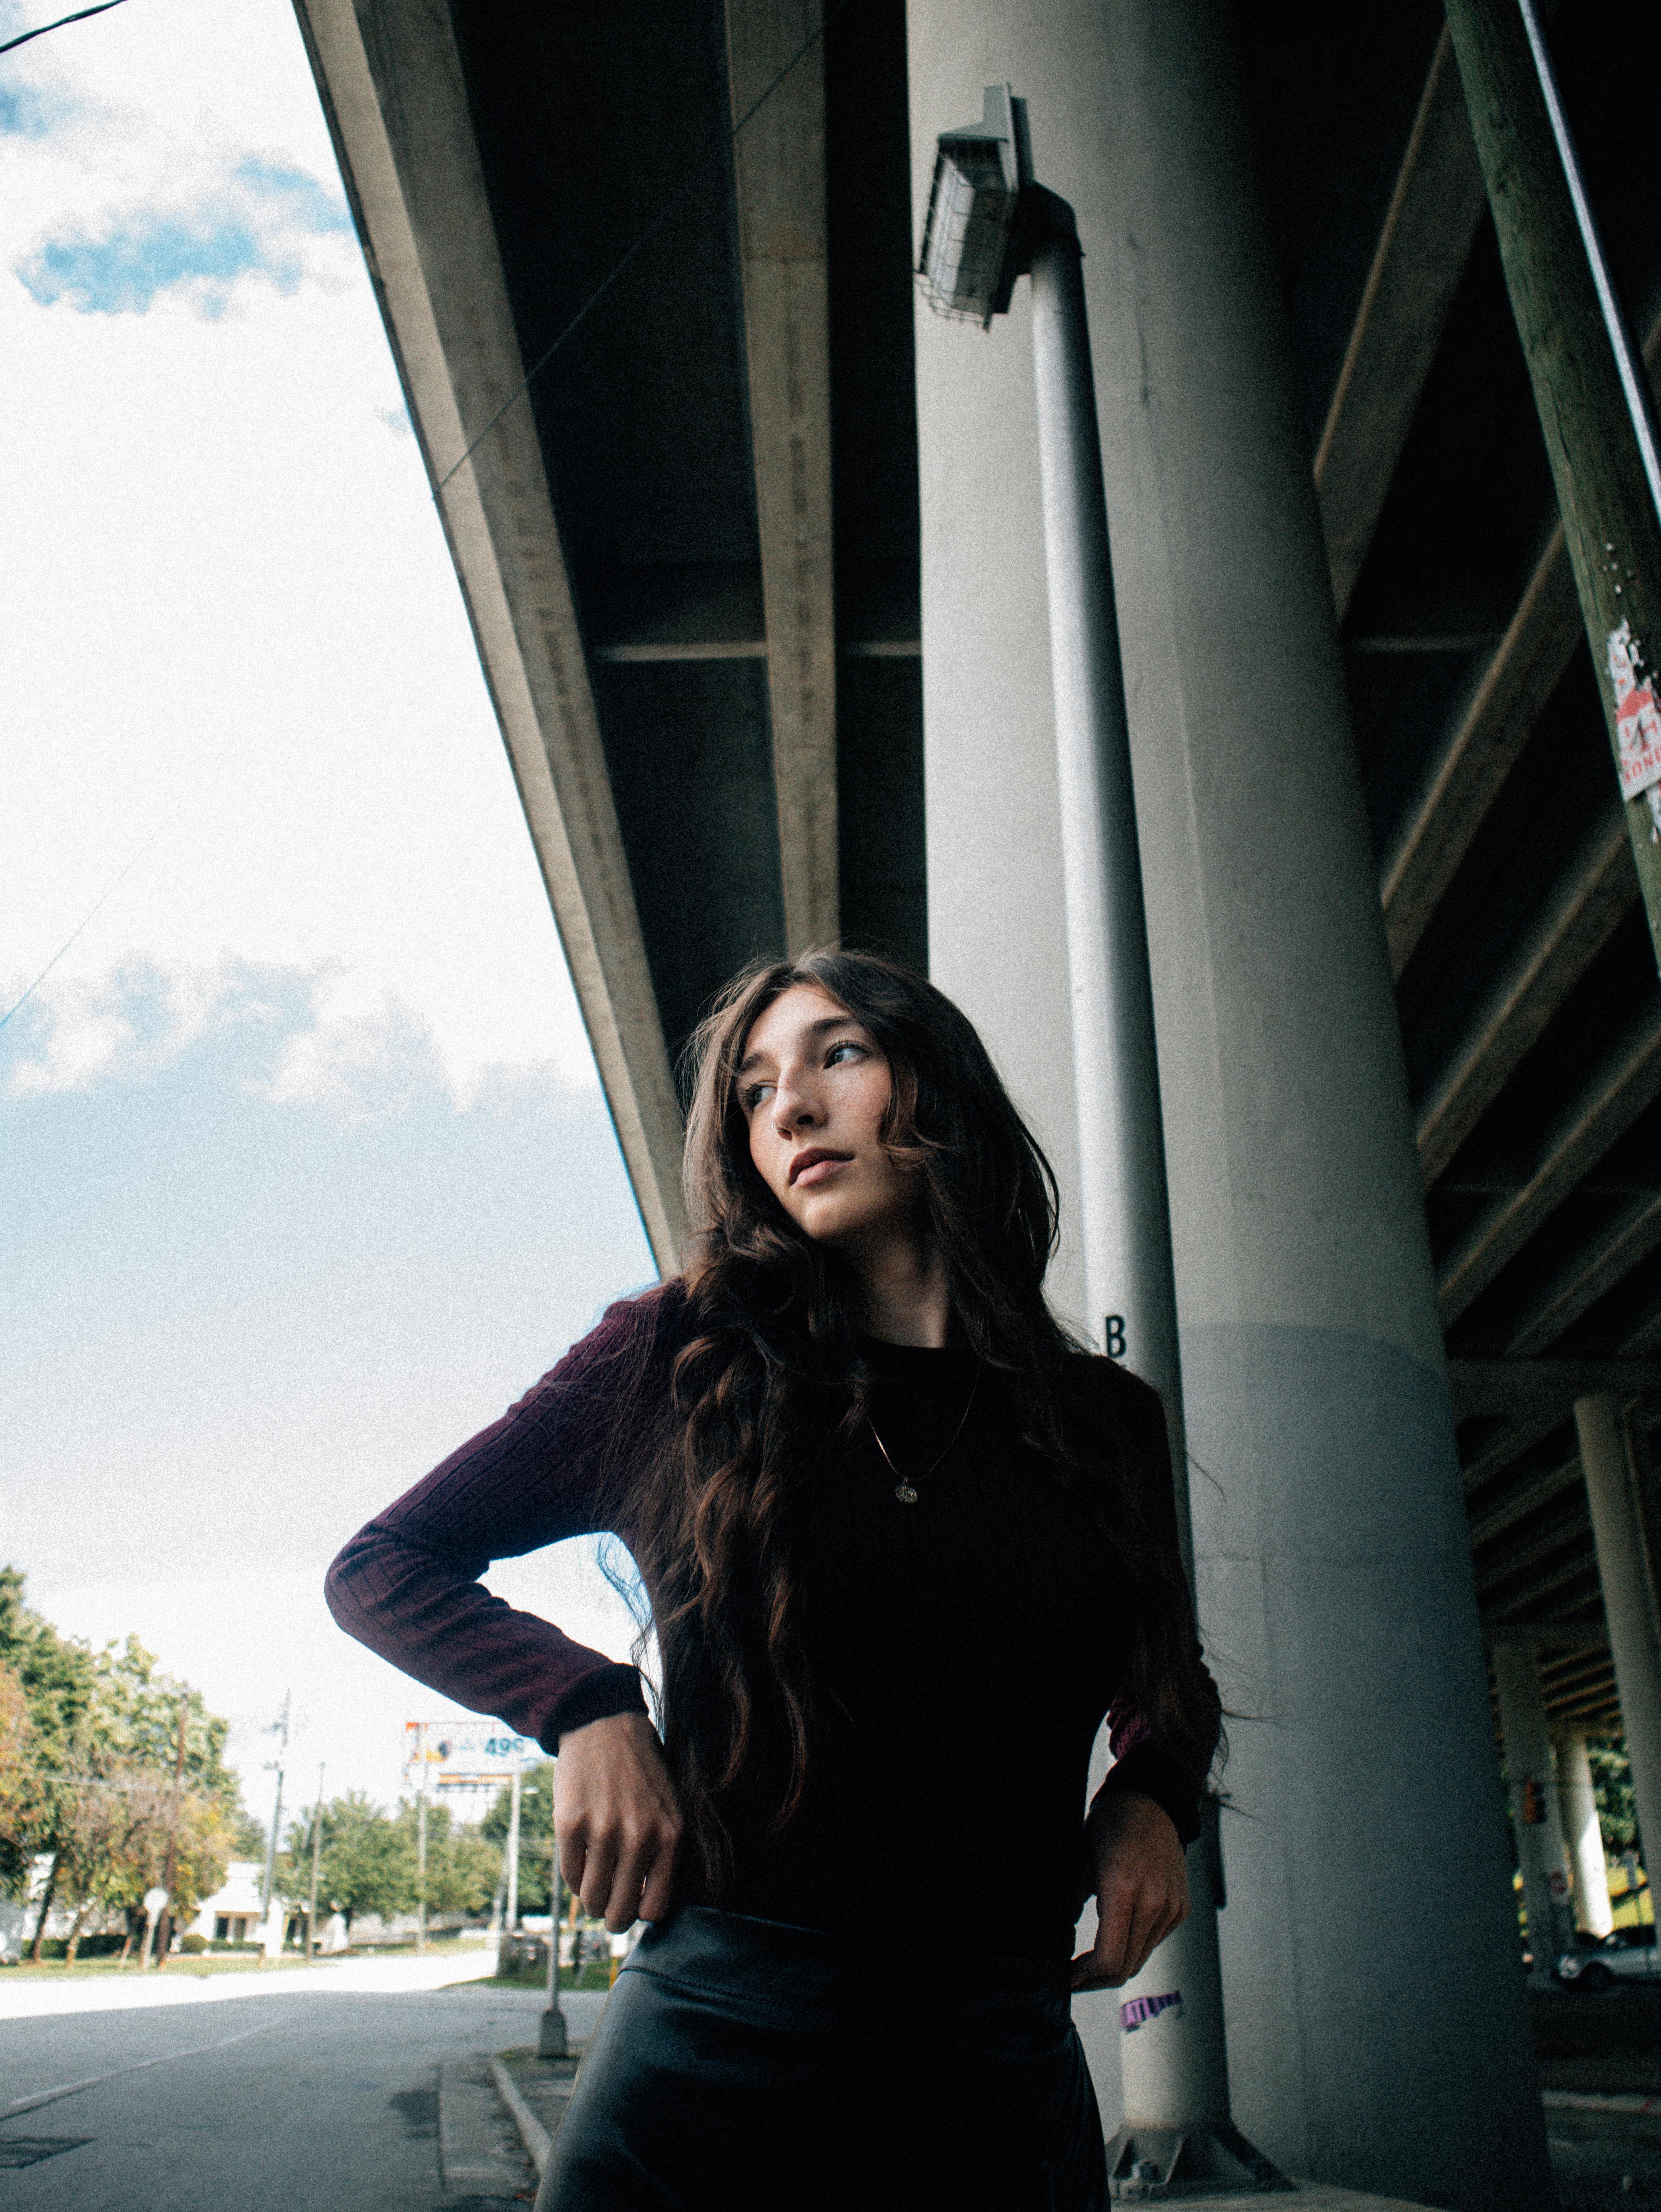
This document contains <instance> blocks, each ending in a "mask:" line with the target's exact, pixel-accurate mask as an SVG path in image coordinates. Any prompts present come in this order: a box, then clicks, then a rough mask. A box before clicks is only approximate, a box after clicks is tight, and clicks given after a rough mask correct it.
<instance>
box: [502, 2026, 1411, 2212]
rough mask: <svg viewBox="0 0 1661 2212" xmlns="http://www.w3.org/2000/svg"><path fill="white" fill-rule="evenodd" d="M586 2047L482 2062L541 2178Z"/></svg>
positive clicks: (1378, 2208) (1236, 2210)
mask: <svg viewBox="0 0 1661 2212" xmlns="http://www.w3.org/2000/svg"><path fill="white" fill-rule="evenodd" d="M582 2047H583V2046H582V2045H581V2044H575V2045H573V2051H574V2055H573V2056H572V2057H569V2058H553V2059H544V2058H538V2057H536V2056H535V2054H534V2053H533V2052H532V2051H503V2052H502V2054H501V2056H500V2057H495V2058H488V2059H485V2060H484V2061H483V2062H482V2063H484V2064H485V2065H487V2066H488V2068H489V2070H490V2078H491V2080H492V2081H493V2082H494V2083H495V2086H496V2093H497V2095H498V2096H499V2097H500V2098H501V2100H502V2107H503V2109H504V2110H505V2112H507V2114H508V2118H510V2119H511V2120H512V2121H513V2123H514V2127H515V2128H516V2129H517V2130H518V2132H519V2139H520V2142H521V2143H523V2145H524V2147H525V2151H526V2156H527V2157H528V2158H529V2159H530V2160H531V2163H532V2165H533V2166H534V2167H535V2168H536V2171H537V2174H538V2178H539V2177H540V2176H541V2175H542V2173H543V2172H545V2170H546V2167H547V2164H548V2154H549V2151H550V2148H551V2146H552V2143H553V2140H554V2138H555V2136H557V2135H558V2133H559V2129H560V2123H561V2122H562V2121H563V2119H564V2118H565V2112H566V2108H567V2106H569V2103H570V2100H571V2092H572V2090H573V2088H574V2087H575V2084H576V2073H577V2066H578V2063H579V2060H580V2057H581V2051H582ZM1202 2203H1203V2207H1204V2212H1265V2207H1267V2206H1269V2205H1271V2204H1275V2203H1293V2204H1295V2205H1296V2206H1297V2207H1298V2208H1299V2212H1424V2208H1423V2207H1422V2206H1420V2205H1415V2204H1409V2203H1406V2202H1405V2201H1404V2200H1403V2199H1402V2198H1400V2197H1367V2196H1361V2195H1358V2194H1357V2193H1356V2191H1354V2190H1351V2189H1330V2188H1323V2187H1319V2186H1317V2185H1314V2184H1309V2185H1302V2184H1300V2185H1299V2187H1298V2189H1297V2190H1296V2191H1295V2192H1294V2193H1293V2195H1292V2196H1291V2197H1283V2196H1281V2195H1279V2194H1278V2193H1277V2194H1275V2195H1272V2196H1264V2195H1263V2194H1262V2192H1261V2191H1256V2190H1249V2191H1245V2192H1244V2194H1241V2195H1238V2196H1236V2195H1231V2196H1227V2197H1205V2198H1204V2199H1203V2200H1202Z"/></svg>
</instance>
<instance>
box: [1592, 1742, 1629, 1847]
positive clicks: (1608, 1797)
mask: <svg viewBox="0 0 1661 2212" xmlns="http://www.w3.org/2000/svg"><path fill="white" fill-rule="evenodd" d="M1586 1756H1587V1758H1588V1759H1590V1760H1591V1790H1592V1796H1594V1797H1595V1798H1596V1799H1597V1825H1598V1826H1599V1827H1600V1828H1602V1830H1603V1844H1604V1848H1605V1849H1606V1850H1611V1851H1625V1850H1631V1849H1632V1846H1633V1844H1634V1843H1635V1842H1636V1841H1637V1839H1638V1801H1637V1800H1636V1798H1635V1797H1634V1796H1633V1792H1632V1769H1631V1767H1630V1766H1629V1765H1628V1763H1627V1747H1626V1745H1625V1744H1624V1743H1623V1742H1622V1741H1621V1739H1620V1737H1619V1736H1615V1737H1611V1738H1609V1740H1608V1741H1604V1742H1603V1743H1589V1744H1588V1745H1587V1746H1586Z"/></svg>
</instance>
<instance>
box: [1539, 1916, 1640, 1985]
mask: <svg viewBox="0 0 1661 2212" xmlns="http://www.w3.org/2000/svg"><path fill="white" fill-rule="evenodd" d="M1655 1935H1656V1931H1655V1929H1653V1928H1617V1929H1615V1932H1614V1934H1613V1935H1610V1936H1604V1937H1603V1941H1602V1942H1598V1943H1594V1944H1592V1945H1591V1947H1590V1948H1588V1949H1586V1950H1584V1951H1565V1952H1564V1954H1563V1955H1562V1957H1561V1959H1559V1960H1558V1961H1557V1963H1556V1965H1555V1966H1554V1967H1553V1968H1552V1972H1553V1974H1554V1975H1555V1977H1556V1978H1557V1979H1558V1980H1559V1981H1560V1982H1561V1983H1562V1984H1563V1986H1564V1987H1565V1988H1566V1989H1571V1990H1607V1989H1609V1988H1611V1987H1613V1985H1614V1984H1615V1983H1616V1982H1661V1952H1658V1951H1657V1949H1656V1942H1655Z"/></svg>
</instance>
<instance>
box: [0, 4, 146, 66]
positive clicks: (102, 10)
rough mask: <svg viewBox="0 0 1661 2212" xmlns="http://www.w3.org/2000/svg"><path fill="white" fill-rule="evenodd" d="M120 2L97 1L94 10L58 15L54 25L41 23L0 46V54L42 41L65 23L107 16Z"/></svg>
mask: <svg viewBox="0 0 1661 2212" xmlns="http://www.w3.org/2000/svg"><path fill="white" fill-rule="evenodd" d="M120 5H121V0H98V5H97V6H96V7H95V8H77V9H76V11H75V13H74V15H60V16H59V17H58V21H56V22H55V23H42V24H41V25H40V27H39V28H38V29H37V30H33V31H24V32H23V33H21V35H20V36H19V37H17V38H15V39H8V40H6V41H5V43H4V45H3V46H0V54H9V52H11V50H12V48H13V47H14V46H27V44H28V42H29V40H31V39H44V38H45V37H46V33H47V32H48V31H61V30H62V29H63V27H64V24H65V23H84V22H85V21H86V20H87V18H88V15H108V13H109V11H110V9H112V8H119V6H120Z"/></svg>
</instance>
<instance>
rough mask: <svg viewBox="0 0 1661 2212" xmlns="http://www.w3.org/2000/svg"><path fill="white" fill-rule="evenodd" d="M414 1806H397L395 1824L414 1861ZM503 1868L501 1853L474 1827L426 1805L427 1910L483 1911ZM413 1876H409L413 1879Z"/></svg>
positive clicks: (443, 1807)
mask: <svg viewBox="0 0 1661 2212" xmlns="http://www.w3.org/2000/svg"><path fill="white" fill-rule="evenodd" d="M419 1817H420V1816H419V1814H418V1811H417V1808H416V1806H415V1805H414V1804H412V1803H411V1802H410V1800H409V1799H408V1798H406V1799H405V1801H404V1802H403V1803H402V1804H401V1805H400V1806H399V1808H398V1826H399V1832H400V1833H401V1834H402V1835H403V1837H404V1838H405V1843H406V1844H407V1846H408V1849H409V1853H410V1863H411V1868H412V1869H413V1868H414V1866H415V1864H416V1857H417V1845H416V1832H417V1822H418V1820H419ZM501 1872H502V1853H501V1850H500V1849H499V1848H498V1847H497V1845H496V1844H495V1842H494V1841H492V1839H491V1838H489V1837H488V1836H485V1835H483V1834H482V1833H481V1832H480V1831H479V1830H478V1829H477V1828H469V1827H460V1826H457V1825H456V1823H455V1822H454V1821H453V1820H452V1819H451V1817H450V1808H449V1807H448V1806H447V1805H435V1804H432V1803H430V1802H429V1805H428V1807H427V1910H428V1911H429V1912H461V1913H476V1912H484V1911H488V1910H489V1909H490V1900H491V1899H492V1898H493V1897H494V1896H495V1894H496V1881H497V1878H498V1876H499V1875H501ZM412 1879H413V1877H412Z"/></svg>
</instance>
